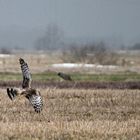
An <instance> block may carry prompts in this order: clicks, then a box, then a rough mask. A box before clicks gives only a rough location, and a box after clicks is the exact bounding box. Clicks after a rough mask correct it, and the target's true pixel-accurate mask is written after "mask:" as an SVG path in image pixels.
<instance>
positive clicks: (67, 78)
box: [57, 72, 72, 81]
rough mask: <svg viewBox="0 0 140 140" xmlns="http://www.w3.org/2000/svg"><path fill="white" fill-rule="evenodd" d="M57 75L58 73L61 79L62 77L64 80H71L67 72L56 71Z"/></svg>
mask: <svg viewBox="0 0 140 140" xmlns="http://www.w3.org/2000/svg"><path fill="white" fill-rule="evenodd" d="M57 75H58V76H59V77H61V78H62V79H64V80H67V81H72V79H71V77H70V75H68V74H65V73H62V72H59V73H57Z"/></svg>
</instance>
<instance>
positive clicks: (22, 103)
mask: <svg viewBox="0 0 140 140" xmlns="http://www.w3.org/2000/svg"><path fill="white" fill-rule="evenodd" d="M0 91H1V94H0V112H1V113H0V138H1V139H7V140H8V139H22V140H27V139H29V140H37V139H43V140H46V139H47V140H48V139H55V140H65V139H67V140H72V139H74V140H77V139H83V140H86V139H99V140H102V139H103V140H108V139H139V138H140V131H139V130H140V91H139V90H107V89H106V90H91V89H89V90H84V89H79V90H78V89H55V88H54V89H43V90H41V93H42V95H43V100H44V109H43V111H42V113H41V114H36V113H35V112H34V111H33V108H32V107H31V105H30V104H29V103H28V101H26V99H24V98H20V99H16V100H15V101H14V102H11V101H10V100H9V99H8V97H7V95H6V91H5V90H3V89H1V90H0Z"/></svg>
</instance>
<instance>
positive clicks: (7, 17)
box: [0, 0, 140, 44]
mask: <svg viewBox="0 0 140 140" xmlns="http://www.w3.org/2000/svg"><path fill="white" fill-rule="evenodd" d="M50 23H55V24H57V25H58V26H59V27H60V28H61V29H63V31H64V33H65V35H66V36H67V37H70V38H75V37H76V38H89V39H92V38H93V39H108V40H109V39H110V40H118V41H120V42H122V43H126V44H129V43H135V42H137V41H140V0H0V31H3V30H12V31H14V30H16V29H17V28H20V29H21V30H22V31H25V32H26V31H27V30H31V29H44V30H45V28H46V26H47V25H48V24H50ZM9 38H10V37H9ZM3 40H4V39H3ZM5 41H6V39H5Z"/></svg>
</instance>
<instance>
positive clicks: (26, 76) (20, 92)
mask: <svg viewBox="0 0 140 140" xmlns="http://www.w3.org/2000/svg"><path fill="white" fill-rule="evenodd" d="M19 63H20V66H21V71H22V75H23V82H22V89H19V88H7V94H8V96H9V98H10V99H11V100H14V99H15V97H17V96H24V97H26V98H27V99H28V100H29V102H30V103H31V104H32V106H33V108H34V110H35V112H37V113H40V112H41V111H42V107H43V101H42V97H41V94H40V91H39V90H37V89H33V88H31V81H32V79H31V74H30V70H29V67H28V64H27V63H26V62H25V61H24V59H22V58H20V59H19Z"/></svg>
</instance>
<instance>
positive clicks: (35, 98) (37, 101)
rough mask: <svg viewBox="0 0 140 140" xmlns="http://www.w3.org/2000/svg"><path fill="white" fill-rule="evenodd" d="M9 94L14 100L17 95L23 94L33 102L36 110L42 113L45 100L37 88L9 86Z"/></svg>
mask: <svg viewBox="0 0 140 140" xmlns="http://www.w3.org/2000/svg"><path fill="white" fill-rule="evenodd" d="M7 95H8V97H9V98H10V99H11V100H14V99H15V97H16V96H18V95H23V96H25V97H26V98H27V99H28V100H29V102H30V103H31V104H32V106H33V108H34V110H35V112H37V113H40V112H41V111H42V107H43V100H42V97H41V95H40V92H39V91H37V90H35V89H29V90H25V89H18V88H7Z"/></svg>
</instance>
